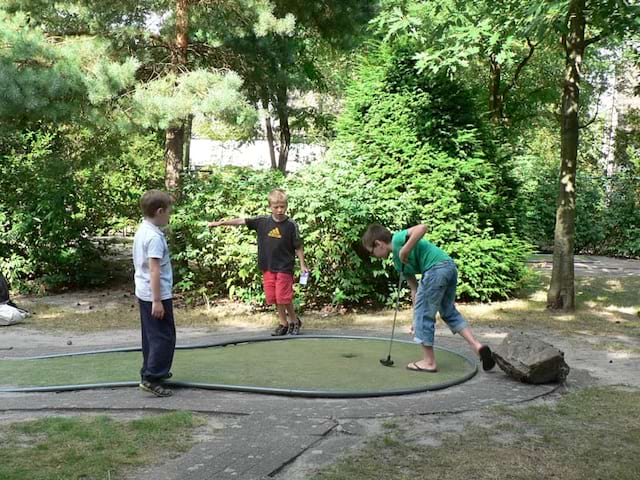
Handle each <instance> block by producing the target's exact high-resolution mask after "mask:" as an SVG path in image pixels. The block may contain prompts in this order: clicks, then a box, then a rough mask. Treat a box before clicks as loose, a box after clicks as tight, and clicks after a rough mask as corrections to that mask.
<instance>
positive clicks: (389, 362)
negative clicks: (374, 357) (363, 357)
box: [380, 357, 393, 367]
mask: <svg viewBox="0 0 640 480" xmlns="http://www.w3.org/2000/svg"><path fill="white" fill-rule="evenodd" d="M380 363H381V364H382V365H384V366H385V367H393V360H391V358H390V357H387V358H381V359H380Z"/></svg>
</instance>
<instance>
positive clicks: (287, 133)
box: [276, 86, 291, 173]
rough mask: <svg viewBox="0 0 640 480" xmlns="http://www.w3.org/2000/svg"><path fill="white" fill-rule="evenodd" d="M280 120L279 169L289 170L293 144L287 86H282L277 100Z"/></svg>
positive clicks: (283, 171) (284, 171)
mask: <svg viewBox="0 0 640 480" xmlns="http://www.w3.org/2000/svg"><path fill="white" fill-rule="evenodd" d="M276 103H277V105H276V110H277V112H278V121H279V122H280V152H279V154H278V170H280V171H281V172H282V173H286V172H287V161H288V160H289V147H290V146H291V130H290V128H289V97H288V94H287V87H286V86H285V87H282V89H281V90H280V92H279V94H278V95H277V100H276Z"/></svg>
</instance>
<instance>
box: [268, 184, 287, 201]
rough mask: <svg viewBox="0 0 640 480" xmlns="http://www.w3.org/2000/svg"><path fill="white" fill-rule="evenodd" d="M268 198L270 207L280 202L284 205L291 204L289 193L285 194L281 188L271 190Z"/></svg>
mask: <svg viewBox="0 0 640 480" xmlns="http://www.w3.org/2000/svg"><path fill="white" fill-rule="evenodd" d="M267 198H268V199H269V205H271V204H272V203H275V202H277V201H278V200H279V201H281V202H284V203H288V202H289V196H288V195H287V192H285V191H284V190H282V189H281V188H274V189H273V190H271V191H270V192H269V195H268V196H267Z"/></svg>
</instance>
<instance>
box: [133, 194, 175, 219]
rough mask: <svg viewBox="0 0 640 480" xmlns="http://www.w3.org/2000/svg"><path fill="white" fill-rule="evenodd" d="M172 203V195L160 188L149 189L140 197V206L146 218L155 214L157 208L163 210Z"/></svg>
mask: <svg viewBox="0 0 640 480" xmlns="http://www.w3.org/2000/svg"><path fill="white" fill-rule="evenodd" d="M171 205H173V197H172V196H171V195H169V194H168V193H167V192H163V191H162V190H149V191H147V192H145V193H144V195H142V198H141V199H140V208H141V209H142V213H143V214H144V216H145V217H147V218H153V217H155V216H156V213H157V212H158V209H159V208H164V209H165V210H166V209H167V208H169V207H170V206H171Z"/></svg>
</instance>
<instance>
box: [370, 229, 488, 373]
mask: <svg viewBox="0 0 640 480" xmlns="http://www.w3.org/2000/svg"><path fill="white" fill-rule="evenodd" d="M426 232H427V227H426V226H425V225H416V226H414V227H411V228H409V229H407V230H402V231H400V232H397V233H395V234H393V235H392V234H391V232H390V231H389V230H387V229H386V228H385V227H383V226H382V225H378V224H372V225H369V228H368V229H367V231H366V233H365V234H364V235H363V237H362V245H363V246H364V248H365V249H366V250H367V252H369V254H370V255H373V256H374V257H378V258H387V257H388V256H389V254H393V264H394V266H395V268H396V270H397V271H398V272H401V273H402V274H403V275H404V276H405V278H406V279H407V283H409V288H410V289H411V300H412V301H413V334H414V341H415V342H416V343H419V344H420V345H421V346H422V353H423V358H422V359H420V360H417V361H415V362H412V363H410V364H409V365H407V368H408V369H409V370H413V371H416V372H436V371H437V370H438V368H437V365H436V357H435V355H434V353H433V341H434V333H435V325H436V314H437V313H438V312H440V316H441V317H442V319H443V320H444V321H445V322H446V324H447V325H448V326H449V328H450V329H451V331H452V332H453V333H459V334H460V335H461V336H462V337H463V338H464V339H465V340H466V341H467V342H468V343H469V345H471V347H472V348H473V349H474V351H475V352H476V353H477V354H478V356H479V357H480V359H481V360H482V368H483V369H484V370H491V369H492V368H493V367H494V366H495V361H494V360H493V354H492V353H491V349H490V348H489V347H488V346H487V345H482V344H481V343H480V342H478V341H477V340H476V338H475V337H474V336H473V334H472V333H471V328H470V327H469V325H468V324H467V321H466V320H465V319H464V317H463V316H462V315H461V314H460V312H459V311H458V309H457V308H456V306H455V303H454V302H455V300H456V284H457V282H458V270H457V269H456V265H455V263H454V262H453V260H452V259H451V257H450V256H449V255H447V254H446V253H445V252H444V251H442V250H441V249H439V248H438V247H436V246H435V245H434V244H433V243H431V242H429V241H427V240H425V239H424V238H422V237H423V236H424V234H425V233H426ZM416 274H422V278H421V279H420V284H418V282H417V280H416V277H415V275H416Z"/></svg>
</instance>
